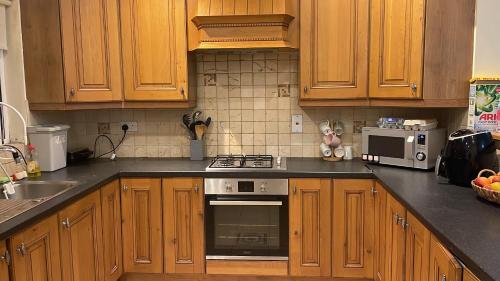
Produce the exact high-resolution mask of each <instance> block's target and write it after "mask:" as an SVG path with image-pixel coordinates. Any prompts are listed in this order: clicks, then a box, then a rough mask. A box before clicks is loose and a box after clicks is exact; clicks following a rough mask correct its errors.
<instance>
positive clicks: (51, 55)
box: [21, 0, 196, 110]
mask: <svg viewBox="0 0 500 281" xmlns="http://www.w3.org/2000/svg"><path fill="white" fill-rule="evenodd" d="M28 2H29V3H28ZM185 10H186V4H185V1H184V0H166V1H163V0H143V1H139V0H130V1H106V0H89V1H82V0H71V1H70V0H68V1H58V0H33V1H23V3H21V18H22V32H23V46H24V48H23V51H24V64H25V76H26V91H27V98H28V101H29V104H30V109H31V110H79V109H102V108H104V109H105V108H188V107H193V106H194V105H195V98H196V95H195V93H196V91H195V88H196V87H195V81H196V77H194V75H195V72H196V71H195V69H196V66H195V63H194V61H193V60H192V59H188V57H189V58H191V56H188V53H187V34H186V16H185V12H184V11H185ZM188 64H189V66H188ZM188 70H189V72H188ZM122 73H123V75H122ZM188 80H189V82H193V83H190V84H188Z"/></svg>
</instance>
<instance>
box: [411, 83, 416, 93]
mask: <svg viewBox="0 0 500 281" xmlns="http://www.w3.org/2000/svg"><path fill="white" fill-rule="evenodd" d="M410 88H411V91H412V92H413V93H416V92H417V84H416V83H411V84H410Z"/></svg>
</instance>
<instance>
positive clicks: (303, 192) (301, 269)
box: [289, 179, 331, 276]
mask: <svg viewBox="0 0 500 281" xmlns="http://www.w3.org/2000/svg"><path fill="white" fill-rule="evenodd" d="M330 182H331V180H329V179H290V181H289V184H290V191H289V194H290V195H289V197H290V199H289V208H290V210H289V213H290V226H289V228H290V255H289V267H290V275H292V276H330V275H331V228H330V226H331V187H330Z"/></svg>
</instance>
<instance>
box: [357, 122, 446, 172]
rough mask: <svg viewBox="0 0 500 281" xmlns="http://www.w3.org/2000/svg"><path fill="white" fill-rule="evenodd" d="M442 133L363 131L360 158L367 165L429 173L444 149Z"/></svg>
mask: <svg viewBox="0 0 500 281" xmlns="http://www.w3.org/2000/svg"><path fill="white" fill-rule="evenodd" d="M445 133H446V132H445V129H431V130H425V131H412V130H404V129H386V128H378V127H365V128H363V130H362V153H363V154H362V158H363V160H364V161H368V162H371V163H380V164H385V165H393V166H401V167H408V168H416V169H422V170H428V169H432V168H434V167H435V165H436V160H437V158H438V156H439V154H440V153H441V149H442V148H443V147H444V145H445V138H446V136H445Z"/></svg>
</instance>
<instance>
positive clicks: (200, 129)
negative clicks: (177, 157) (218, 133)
mask: <svg viewBox="0 0 500 281" xmlns="http://www.w3.org/2000/svg"><path fill="white" fill-rule="evenodd" d="M194 128H195V131H196V139H197V140H202V139H203V136H204V135H205V131H206V129H207V126H205V125H204V124H202V125H196V126H195V127H194Z"/></svg>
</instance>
